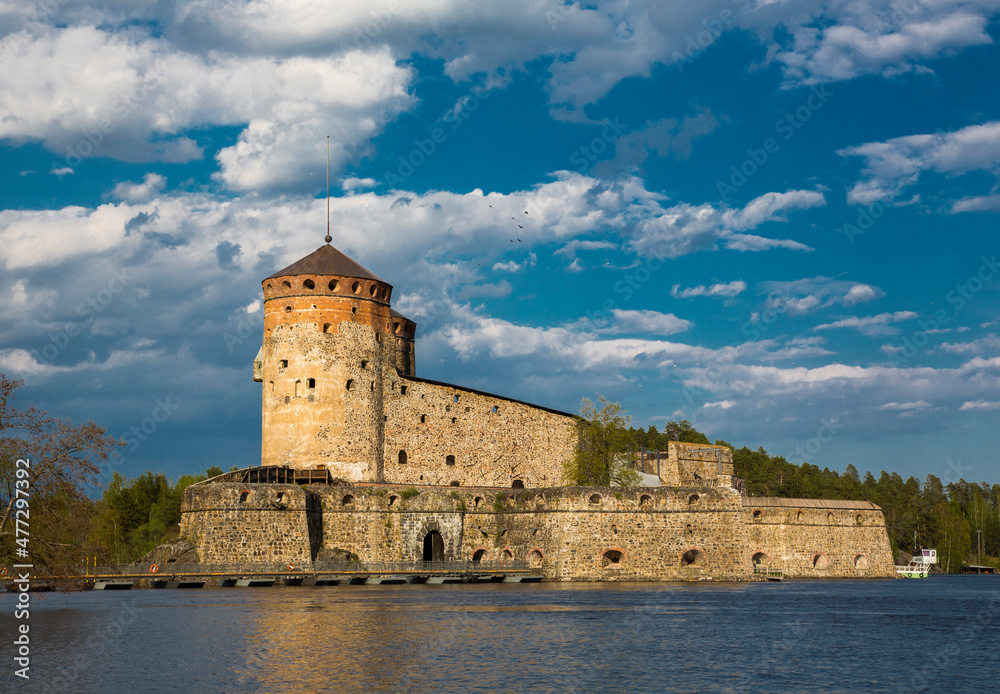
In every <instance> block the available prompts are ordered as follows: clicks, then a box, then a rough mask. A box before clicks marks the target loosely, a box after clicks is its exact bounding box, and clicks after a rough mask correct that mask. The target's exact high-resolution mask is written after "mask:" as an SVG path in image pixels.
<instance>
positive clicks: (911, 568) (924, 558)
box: [896, 549, 937, 578]
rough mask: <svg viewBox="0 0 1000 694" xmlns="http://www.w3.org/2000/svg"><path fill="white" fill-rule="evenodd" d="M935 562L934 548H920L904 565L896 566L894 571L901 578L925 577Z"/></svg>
mask: <svg viewBox="0 0 1000 694" xmlns="http://www.w3.org/2000/svg"><path fill="white" fill-rule="evenodd" d="M933 564H937V550H936V549H920V550H917V552H916V553H915V554H914V555H913V558H912V559H910V563H909V564H907V565H906V566H897V567H896V573H897V574H899V575H900V576H902V577H903V578H927V575H928V574H929V573H930V570H931V566H932V565H933Z"/></svg>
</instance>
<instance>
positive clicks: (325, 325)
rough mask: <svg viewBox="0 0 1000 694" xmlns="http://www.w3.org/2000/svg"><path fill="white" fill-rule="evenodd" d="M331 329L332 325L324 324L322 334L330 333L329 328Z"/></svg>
mask: <svg viewBox="0 0 1000 694" xmlns="http://www.w3.org/2000/svg"><path fill="white" fill-rule="evenodd" d="M332 327H333V326H332V325H330V324H329V323H324V324H323V332H324V333H328V332H330V328H332Z"/></svg>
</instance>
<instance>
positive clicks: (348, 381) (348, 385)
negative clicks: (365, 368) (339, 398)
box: [347, 378, 354, 390]
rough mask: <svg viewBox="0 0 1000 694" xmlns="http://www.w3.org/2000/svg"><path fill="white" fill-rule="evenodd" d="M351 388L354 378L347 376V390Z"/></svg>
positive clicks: (352, 387)
mask: <svg viewBox="0 0 1000 694" xmlns="http://www.w3.org/2000/svg"><path fill="white" fill-rule="evenodd" d="M353 389H354V379H353V378H349V379H347V390H353Z"/></svg>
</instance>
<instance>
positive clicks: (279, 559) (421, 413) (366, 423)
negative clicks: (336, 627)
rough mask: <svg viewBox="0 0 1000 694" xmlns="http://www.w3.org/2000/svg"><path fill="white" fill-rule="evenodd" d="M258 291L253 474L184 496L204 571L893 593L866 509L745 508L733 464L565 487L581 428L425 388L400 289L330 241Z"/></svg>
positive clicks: (690, 447)
mask: <svg viewBox="0 0 1000 694" xmlns="http://www.w3.org/2000/svg"><path fill="white" fill-rule="evenodd" d="M329 241H330V238H329V237H327V244H326V245H324V246H322V247H320V248H319V249H318V250H316V251H315V252H313V253H311V254H310V255H308V256H306V257H305V258H302V259H301V260H299V261H298V262H296V263H293V264H292V265H290V266H288V267H287V268H285V269H283V270H281V271H279V272H276V273H275V274H273V275H271V276H270V277H268V278H267V279H265V280H264V281H263V292H264V339H263V345H262V347H261V349H260V352H259V353H258V355H257V358H256V359H255V360H254V365H253V374H254V380H255V381H258V382H260V383H261V384H262V386H263V395H262V447H261V465H260V466H253V467H248V468H245V469H242V470H238V471H234V472H230V473H226V474H224V475H221V476H219V477H215V478H213V479H210V480H206V481H204V482H200V483H198V484H194V485H191V486H190V487H188V488H187V489H186V491H185V493H184V499H183V505H182V519H181V535H182V537H185V538H187V539H188V540H190V541H191V542H192V543H194V545H195V547H196V548H197V551H198V555H199V558H200V560H201V561H202V562H213V563H214V562H218V563H235V562H241V561H251V562H266V563H272V564H278V563H286V562H287V563H290V564H294V565H295V566H298V567H307V566H310V565H312V563H313V562H314V561H316V560H317V557H328V556H330V555H331V553H333V552H336V553H340V554H341V555H345V554H347V555H356V556H357V557H358V558H359V559H360V560H361V561H363V562H380V561H422V560H423V561H431V560H434V561H437V560H442V561H450V560H458V561H472V562H476V561H483V560H500V559H516V560H526V561H528V562H529V563H530V564H531V565H532V566H534V567H537V569H538V570H539V571H540V572H541V573H542V575H543V576H544V577H545V578H546V579H547V580H593V581H605V580H631V581H663V580H683V581H693V580H735V581H739V580H750V579H751V578H752V577H753V575H754V568H755V567H773V568H776V569H780V570H782V571H783V572H784V575H785V576H786V577H815V578H833V577H868V578H876V577H894V576H895V575H896V574H895V569H894V565H893V560H892V553H891V550H890V546H889V540H888V536H887V533H886V530H885V519H884V517H883V515H882V511H881V509H880V508H879V507H878V506H875V505H874V504H871V503H870V502H864V501H860V502H859V501H820V500H811V499H779V498H753V497H747V496H745V495H744V494H743V493H741V488H742V487H741V480H739V478H737V477H735V475H734V471H733V462H732V451H731V450H730V449H728V448H726V447H723V446H711V445H700V444H686V443H676V442H672V443H671V444H670V447H669V450H668V451H665V452H664V453H663V454H662V455H660V454H656V459H655V460H654V459H644V460H643V461H642V466H643V468H644V470H643V471H644V472H646V473H649V474H648V475H646V479H647V480H650V481H651V483H652V484H653V485H656V484H658V485H659V486H644V487H640V488H635V489H624V488H581V487H566V486H563V485H562V482H561V481H562V478H563V464H564V462H565V461H567V460H568V459H569V458H571V456H572V455H573V451H574V448H575V445H576V440H577V423H578V421H579V420H578V418H577V417H576V416H575V415H572V414H567V413H564V412H559V411H556V410H552V409H549V408H546V407H541V406H538V405H532V404H529V403H526V402H521V401H518V400H512V399H510V398H506V397H501V396H498V395H491V394H489V393H484V392H480V391H476V390H472V389H470V388H463V387H461V386H456V385H451V384H447V383H439V382H435V381H429V380H426V379H421V378H418V377H417V376H416V369H415V361H416V359H415V344H414V343H415V336H416V324H415V323H414V322H413V321H411V320H409V319H407V318H405V317H404V316H402V315H400V314H399V313H397V312H396V311H394V310H393V309H392V307H391V298H392V286H391V285H390V284H388V283H387V282H386V281H385V280H382V279H381V278H379V277H377V276H376V275H374V274H373V273H371V272H370V271H369V270H367V269H365V268H364V267H362V266H361V265H359V264H358V263H356V262H355V261H353V260H351V259H350V258H348V257H347V256H346V255H344V254H343V253H341V252H340V251H338V250H337V249H335V248H334V247H333V246H331V245H330V244H329Z"/></svg>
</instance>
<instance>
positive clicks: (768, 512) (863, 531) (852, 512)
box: [743, 497, 896, 578]
mask: <svg viewBox="0 0 1000 694" xmlns="http://www.w3.org/2000/svg"><path fill="white" fill-rule="evenodd" d="M743 508H744V517H745V521H746V527H747V546H748V551H749V552H750V553H751V554H750V556H751V561H753V562H754V563H755V564H759V565H760V566H762V567H767V566H773V567H775V568H780V569H781V570H782V571H784V573H785V575H786V576H789V577H792V578H830V577H856V578H893V577H895V576H896V567H895V563H894V562H893V558H892V548H891V546H890V544H889V535H888V533H887V532H886V529H885V516H884V515H883V513H882V509H881V508H879V507H878V506H876V505H875V504H873V503H871V502H869V501H827V500H820V499H779V498H774V497H757V498H754V497H746V498H744V499H743Z"/></svg>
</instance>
